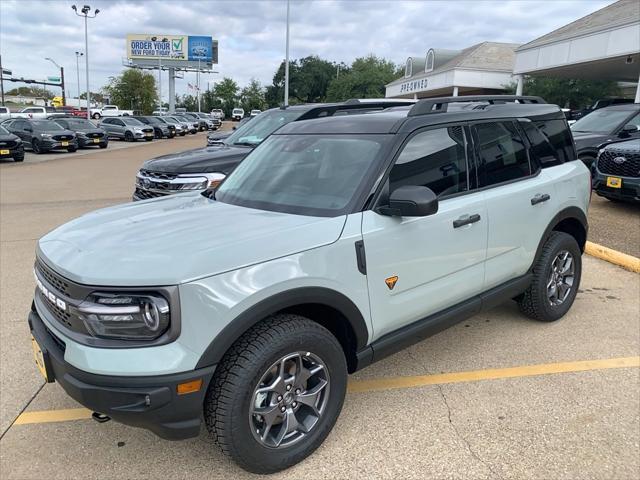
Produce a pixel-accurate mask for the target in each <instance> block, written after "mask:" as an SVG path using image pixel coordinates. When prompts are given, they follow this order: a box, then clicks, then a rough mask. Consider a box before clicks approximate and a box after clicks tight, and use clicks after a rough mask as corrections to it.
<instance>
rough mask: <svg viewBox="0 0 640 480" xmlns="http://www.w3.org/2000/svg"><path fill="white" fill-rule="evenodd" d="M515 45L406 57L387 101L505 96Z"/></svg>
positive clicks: (485, 44) (482, 45)
mask: <svg viewBox="0 0 640 480" xmlns="http://www.w3.org/2000/svg"><path fill="white" fill-rule="evenodd" d="M518 46H519V45H518V44H515V43H498V42H482V43H479V44H477V45H473V46H471V47H469V48H465V49H464V50H444V49H439V48H431V49H429V51H428V52H427V54H426V55H425V56H424V57H409V58H408V59H407V63H406V66H405V71H404V77H403V78H400V79H398V80H395V81H393V82H391V83H389V84H388V85H387V86H386V87H387V88H386V93H385V96H386V97H388V98H414V99H417V98H427V97H442V96H449V95H453V96H457V95H489V94H496V93H504V90H505V87H506V86H508V85H509V84H511V83H513V82H514V79H513V63H514V59H515V50H516V48H517V47H518Z"/></svg>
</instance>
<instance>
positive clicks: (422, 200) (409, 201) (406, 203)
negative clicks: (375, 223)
mask: <svg viewBox="0 0 640 480" xmlns="http://www.w3.org/2000/svg"><path fill="white" fill-rule="evenodd" d="M437 211H438V197H437V195H436V194H435V193H434V192H433V190H431V189H430V188H428V187H423V186H421V185H404V186H402V187H398V188H396V189H395V190H394V191H393V192H392V193H391V195H390V196H389V205H388V206H383V207H379V208H378V213H380V214H381V215H388V216H390V217H426V216H428V215H433V214H434V213H436V212H437Z"/></svg>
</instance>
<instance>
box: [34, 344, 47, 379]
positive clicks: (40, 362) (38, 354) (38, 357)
mask: <svg viewBox="0 0 640 480" xmlns="http://www.w3.org/2000/svg"><path fill="white" fill-rule="evenodd" d="M31 346H32V347H33V358H34V359H35V361H36V366H37V367H38V370H40V373H41V374H42V376H43V377H44V379H45V380H46V381H47V382H48V381H49V376H48V375H47V366H46V364H45V363H44V354H43V353H42V349H41V348H40V345H38V342H37V341H36V339H35V338H33V335H32V336H31Z"/></svg>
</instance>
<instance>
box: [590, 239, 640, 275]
mask: <svg viewBox="0 0 640 480" xmlns="http://www.w3.org/2000/svg"><path fill="white" fill-rule="evenodd" d="M584 252H585V253H586V254H587V255H591V256H592V257H596V258H599V259H601V260H605V261H607V262H609V263H613V264H614V265H618V266H619V267H622V268H624V269H626V270H630V271H632V272H636V273H640V258H638V257H634V256H633V255H627V254H626V253H622V252H618V251H617V250H613V249H611V248H607V247H605V246H602V245H598V244H597V243H593V242H587V244H586V245H585V247H584Z"/></svg>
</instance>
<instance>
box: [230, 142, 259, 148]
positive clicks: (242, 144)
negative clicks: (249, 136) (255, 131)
mask: <svg viewBox="0 0 640 480" xmlns="http://www.w3.org/2000/svg"><path fill="white" fill-rule="evenodd" d="M233 144H234V145H238V146H240V147H255V146H256V145H258V144H257V143H251V142H233Z"/></svg>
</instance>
